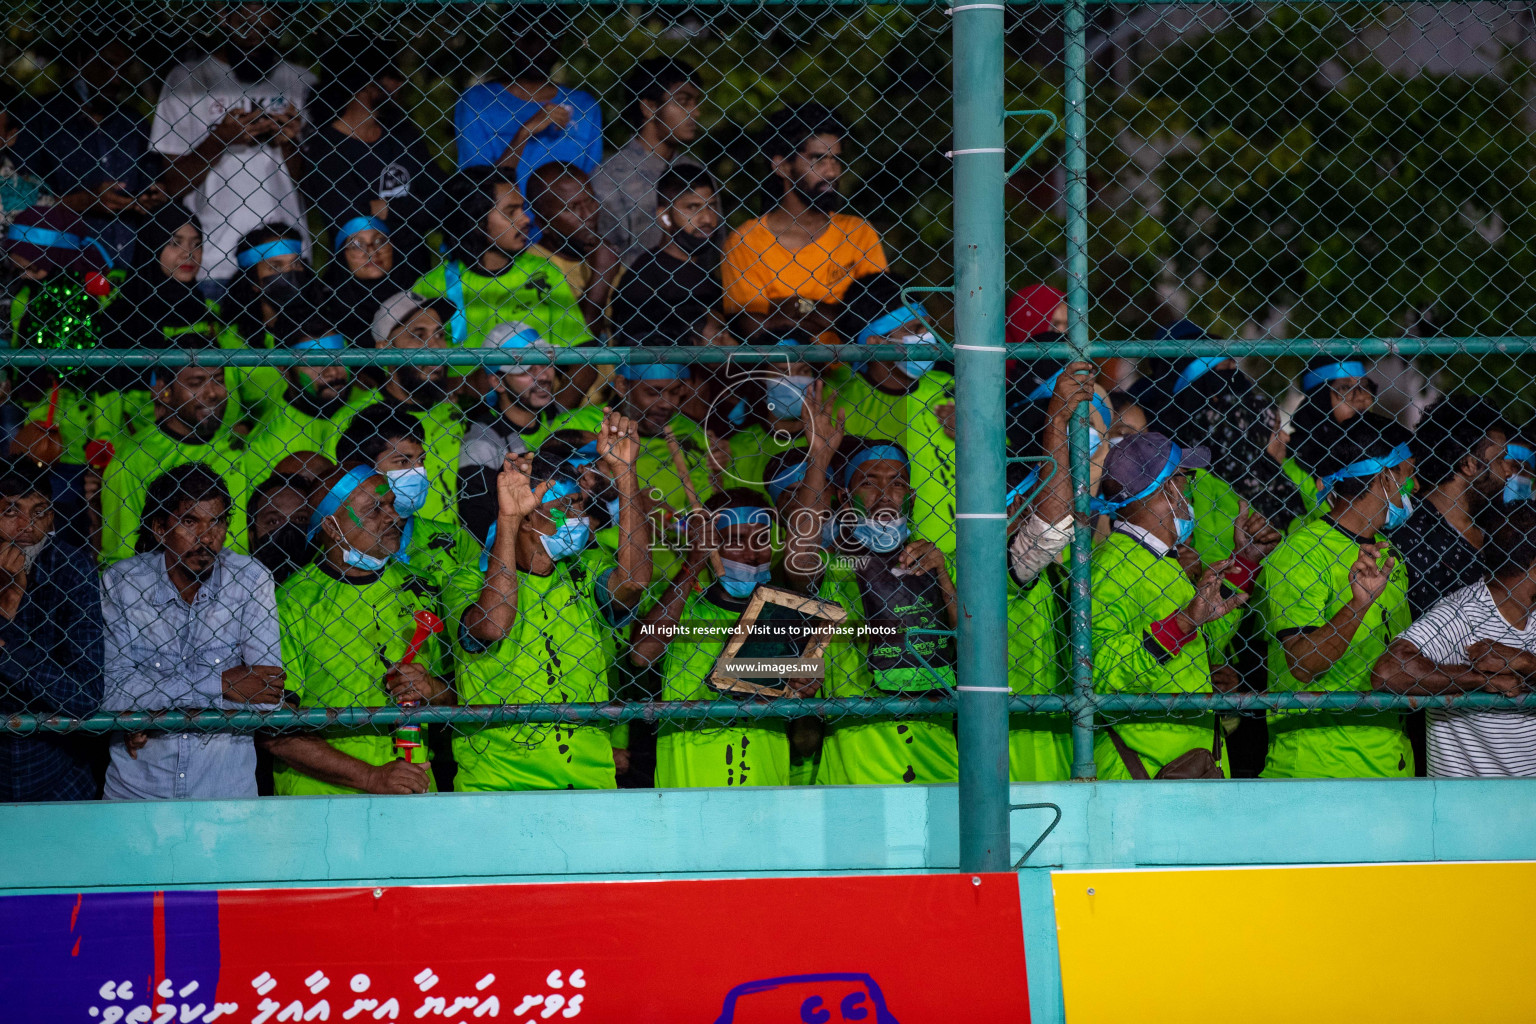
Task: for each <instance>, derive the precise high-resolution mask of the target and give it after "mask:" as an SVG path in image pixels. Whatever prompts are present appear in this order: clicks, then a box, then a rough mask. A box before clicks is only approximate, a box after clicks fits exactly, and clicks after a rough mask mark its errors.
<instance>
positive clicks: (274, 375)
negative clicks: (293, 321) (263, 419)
mask: <svg viewBox="0 0 1536 1024" xmlns="http://www.w3.org/2000/svg"><path fill="white" fill-rule="evenodd" d="M218 340H219V348H262V349H273V348H276V347H277V339H276V338H274V337H272V335H271V334H270V333H269V332H267V331H262V332H261V339H260V343H259V344H255V345H251V344H247V342H246V340H245V338H243V337H242V336H241V334H240V332H239V330H237V329H236V328H235V327H233V326H231V327H226V328H225V329H224V330H223V331H221V332H219V339H218ZM230 373H231V376H232V377H233V386H232V387H231V389H230V395H231V396H233V395H235V394H238V395H239V396H240V403H241V405H242V406H244V407H245V408H246V409H249V410H250V411H251V413H252V414H253V415H260V414H261V413H262V412H264V411H265V410H266V409H267V407H268V406H269V405H274V404H276V403H279V402H281V401H282V400H283V395H284V394H285V393H287V390H288V380H287V378H286V377H284V376H283V368H282V367H280V366H240V367H231V370H230Z"/></svg>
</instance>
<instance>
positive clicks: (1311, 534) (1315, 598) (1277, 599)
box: [1261, 518, 1413, 779]
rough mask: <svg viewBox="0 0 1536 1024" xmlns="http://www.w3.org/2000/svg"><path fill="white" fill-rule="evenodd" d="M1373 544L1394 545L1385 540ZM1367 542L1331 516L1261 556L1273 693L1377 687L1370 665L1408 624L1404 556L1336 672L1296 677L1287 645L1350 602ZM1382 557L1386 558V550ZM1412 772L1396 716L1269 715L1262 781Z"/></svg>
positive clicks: (1335, 666)
mask: <svg viewBox="0 0 1536 1024" xmlns="http://www.w3.org/2000/svg"><path fill="white" fill-rule="evenodd" d="M1375 542H1376V543H1378V544H1387V543H1388V541H1387V538H1386V537H1385V535H1383V534H1379V533H1378V534H1377V535H1376V538H1375ZM1359 557H1360V541H1359V539H1358V538H1356V537H1353V536H1350V535H1349V534H1347V533H1345V532H1344V531H1343V530H1340V529H1339V528H1338V527H1337V526H1334V525H1333V524H1332V523H1331V522H1329V521H1328V520H1327V519H1326V518H1324V519H1318V520H1316V521H1314V522H1311V523H1308V524H1307V525H1306V526H1304V527H1302V528H1301V529H1300V530H1297V531H1296V532H1295V533H1293V534H1291V535H1290V536H1289V537H1286V538H1285V539H1284V540H1283V541H1281V542H1280V544H1279V546H1278V547H1276V548H1275V550H1274V551H1273V552H1271V553H1270V555H1269V557H1268V558H1266V559H1265V560H1264V569H1263V573H1262V576H1261V579H1262V581H1263V588H1264V592H1265V596H1266V602H1265V615H1266V623H1265V632H1266V633H1267V634H1268V636H1269V689H1270V691H1271V692H1292V691H1297V690H1308V691H1316V690H1321V691H1329V692H1333V691H1357V692H1361V693H1364V692H1367V691H1369V690H1370V688H1371V669H1372V668H1374V667H1375V665H1376V662H1377V661H1378V660H1380V658H1381V656H1382V655H1383V654H1384V653H1386V650H1387V645H1388V644H1390V643H1391V642H1392V639H1393V638H1394V637H1396V636H1397V635H1398V634H1399V633H1401V632H1402V631H1403V630H1404V629H1406V628H1407V627H1408V623H1409V621H1410V620H1411V618H1412V615H1411V613H1410V612H1409V610H1408V566H1407V563H1406V562H1404V560H1403V558H1402V556H1401V555H1397V556H1396V557H1397V565H1396V566H1395V567H1394V568H1393V569H1392V575H1391V576H1390V577H1389V578H1388V581H1387V586H1386V589H1385V590H1383V591H1382V593H1381V596H1380V597H1378V598H1377V599H1376V602H1375V603H1374V604H1373V605H1371V607H1370V609H1369V610H1368V611H1367V612H1366V613H1365V615H1364V617H1363V618H1362V619H1361V621H1360V626H1359V628H1358V629H1357V630H1356V631H1355V635H1354V638H1353V639H1352V640H1351V641H1350V643H1349V646H1348V647H1347V648H1345V650H1344V654H1343V655H1342V656H1341V657H1340V658H1339V660H1338V661H1336V662H1334V663H1333V666H1332V667H1331V668H1329V669H1328V671H1327V672H1324V673H1323V674H1322V675H1321V676H1319V677H1318V678H1316V679H1313V680H1312V681H1311V682H1308V683H1303V682H1300V681H1299V680H1297V679H1296V677H1295V676H1293V675H1291V673H1290V669H1289V666H1288V664H1287V662H1286V658H1285V648H1284V647H1283V645H1282V641H1283V640H1284V639H1285V638H1286V637H1287V636H1290V635H1292V634H1293V633H1296V632H1299V631H1309V630H1312V629H1316V628H1317V627H1319V626H1322V625H1324V624H1325V623H1327V622H1328V621H1329V620H1330V619H1332V618H1333V616H1334V615H1335V614H1336V613H1337V612H1338V611H1339V610H1340V609H1341V608H1343V607H1344V606H1345V605H1346V604H1348V603H1349V599H1350V595H1351V588H1350V585H1349V571H1350V567H1351V566H1353V565H1354V564H1355V560H1356V559H1357V558H1359ZM1383 557H1384V558H1385V557H1387V554H1386V553H1385V552H1384V553H1383ZM1412 775H1413V748H1412V746H1411V745H1410V743H1409V741H1408V736H1407V733H1405V732H1404V731H1403V718H1402V716H1401V715H1399V714H1396V713H1388V714H1382V713H1368V712H1310V711H1280V712H1270V714H1269V757H1268V759H1267V760H1266V762H1265V765H1264V777H1265V778H1279V779H1320V778H1396V777H1404V776H1412Z"/></svg>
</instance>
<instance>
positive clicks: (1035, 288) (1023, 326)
mask: <svg viewBox="0 0 1536 1024" xmlns="http://www.w3.org/2000/svg"><path fill="white" fill-rule="evenodd" d="M1066 300H1067V296H1066V294H1065V293H1063V292H1061V291H1060V290H1059V289H1056V288H1052V287H1051V286H1050V285H1048V284H1032V285H1027V286H1025V287H1023V288H1020V289H1019V290H1018V291H1016V292H1014V293H1013V298H1011V299H1009V300H1008V327H1007V330H1006V332H1005V335H1006V340H1007V342H1008V344H1010V345H1017V344H1018V343H1019V342H1023V341H1028V340H1029V339H1030V338H1033V337H1034V336H1035V335H1037V334H1045V333H1046V332H1048V331H1050V330H1051V318H1052V317H1053V316H1055V315H1056V307H1057V306H1059V305H1061V304H1062V303H1063V302H1065V301H1066Z"/></svg>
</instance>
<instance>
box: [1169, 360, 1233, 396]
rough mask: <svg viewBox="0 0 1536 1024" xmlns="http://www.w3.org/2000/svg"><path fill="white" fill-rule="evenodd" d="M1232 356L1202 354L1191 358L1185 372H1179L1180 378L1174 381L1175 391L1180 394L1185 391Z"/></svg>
mask: <svg viewBox="0 0 1536 1024" xmlns="http://www.w3.org/2000/svg"><path fill="white" fill-rule="evenodd" d="M1231 358H1232V357H1231V356H1201V357H1200V358H1199V359H1191V360H1190V361H1189V363H1188V364H1187V365H1186V366H1185V367H1184V372H1183V373H1180V374H1179V379H1178V380H1176V381H1174V382H1173V393H1174V394H1178V393H1179V392H1180V391H1183V390H1184V389H1185V388H1187V387H1189V386H1190V385H1191V384H1193V383H1194V382H1195V381H1197V380H1199V379H1200V378H1201V377H1204V376H1205V375H1206V374H1208V373H1210V372H1211V371H1212V370H1214V369H1216V367H1218V366H1220V365H1221V364H1222V363H1224V362H1226V361H1227V360H1228V359H1231Z"/></svg>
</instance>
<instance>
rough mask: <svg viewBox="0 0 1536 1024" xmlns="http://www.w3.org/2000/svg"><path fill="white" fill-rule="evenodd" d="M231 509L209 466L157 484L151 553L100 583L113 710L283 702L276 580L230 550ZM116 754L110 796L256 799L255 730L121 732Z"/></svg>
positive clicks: (181, 470) (148, 518) (147, 535)
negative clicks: (248, 732)
mask: <svg viewBox="0 0 1536 1024" xmlns="http://www.w3.org/2000/svg"><path fill="white" fill-rule="evenodd" d="M230 509H231V503H230V493H229V489H228V488H227V487H226V486H225V484H224V481H223V480H222V479H220V478H219V475H218V474H217V473H215V472H213V471H212V470H211V469H209V468H208V467H207V466H203V465H198V464H189V465H183V466H177V467H176V468H174V469H171V470H169V471H168V472H166V473H164V474H162V475H161V476H159V477H157V478H156V479H155V481H154V482H153V483H152V484H150V486H149V494H148V497H147V501H146V503H145V508H144V523H143V538H144V543H143V544H141V547H143V548H144V549H145V550H143V551H142V552H141V553H139V554H137V555H135V556H134V557H132V558H130V559H128V560H127V561H125V562H120V563H118V564H117V565H114V566H113V567H112V568H110V569H108V570H107V571H106V573H104V574H103V576H102V581H101V592H102V601H101V603H102V616H103V618H104V620H105V623H106V658H105V670H106V697H105V700H104V701H103V705H102V706H103V707H104V708H105V709H107V710H109V711H125V712H126V711H153V710H166V709H177V710H186V711H195V710H197V709H201V708H217V709H229V708H232V707H237V706H240V705H260V706H270V705H275V704H277V703H278V702H279V701H281V700H282V695H283V669H282V664H283V661H282V651H281V649H280V647H279V643H278V620H277V599H276V595H275V593H274V591H273V586H272V574H271V573H270V572H268V571H267V570H266V569H265V568H264V567H263V566H262V565H261V563H260V562H257V561H256V560H255V559H254V558H247V557H245V556H244V555H237V554H234V553H233V552H231V551H228V550H226V548H225V545H224V542H225V539H226V537H227V536H228V535H229V527H230ZM239 536H241V537H243V536H244V533H243V532H242V533H241V534H239ZM111 754H112V760H111V764H110V765H109V766H108V767H107V779H106V787H105V791H104V793H103V796H104V798H105V799H107V800H186V799H214V800H222V799H231V798H238V797H252V796H255V795H256V745H255V743H254V741H253V740H252V738H251V737H250V736H249V735H241V734H237V733H211V732H185V733H174V732H173V733H155V734H153V735H151V734H149V733H143V732H138V733H128V734H120V738H119V739H116V740H114V742H113V743H112V748H111Z"/></svg>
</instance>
